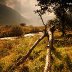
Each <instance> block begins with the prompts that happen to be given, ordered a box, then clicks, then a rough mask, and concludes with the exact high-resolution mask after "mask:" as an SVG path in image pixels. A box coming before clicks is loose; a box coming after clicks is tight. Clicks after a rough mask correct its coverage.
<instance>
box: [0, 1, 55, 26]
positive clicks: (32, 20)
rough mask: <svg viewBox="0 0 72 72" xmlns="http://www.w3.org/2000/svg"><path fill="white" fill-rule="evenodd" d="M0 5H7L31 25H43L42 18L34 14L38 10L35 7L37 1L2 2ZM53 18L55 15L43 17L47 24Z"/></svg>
mask: <svg viewBox="0 0 72 72" xmlns="http://www.w3.org/2000/svg"><path fill="white" fill-rule="evenodd" d="M0 3H1V4H5V5H6V6H8V7H10V8H12V9H14V10H16V11H17V12H19V13H20V14H21V15H22V16H23V17H24V18H26V19H28V24H29V25H35V26H40V25H42V22H41V20H40V17H39V16H38V14H35V13H34V10H36V9H37V8H38V7H36V6H35V5H36V4H37V1H36V0H0ZM53 18H55V15H54V14H53V13H51V14H48V13H46V14H45V15H44V16H43V19H44V22H45V23H46V22H47V21H48V20H50V19H53Z"/></svg>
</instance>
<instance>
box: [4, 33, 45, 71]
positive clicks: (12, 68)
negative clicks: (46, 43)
mask: <svg viewBox="0 0 72 72" xmlns="http://www.w3.org/2000/svg"><path fill="white" fill-rule="evenodd" d="M44 37H45V34H44V35H42V36H41V37H40V38H39V39H38V40H37V41H36V42H35V43H34V45H33V46H32V47H31V48H30V50H29V51H28V52H27V54H26V55H25V56H23V57H22V58H21V59H19V60H18V61H17V62H16V63H13V64H12V65H11V66H10V67H9V68H8V69H7V70H6V71H5V72H10V71H13V70H15V69H16V68H17V67H18V66H19V65H21V64H22V63H24V62H25V61H26V60H27V58H28V57H29V55H30V54H31V52H32V51H33V49H34V48H35V47H36V46H37V44H38V43H39V42H40V41H41V40H42V39H43V38H44Z"/></svg>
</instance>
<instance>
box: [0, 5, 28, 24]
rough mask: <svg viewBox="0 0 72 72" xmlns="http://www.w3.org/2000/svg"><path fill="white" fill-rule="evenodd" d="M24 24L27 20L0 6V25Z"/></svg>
mask: <svg viewBox="0 0 72 72" xmlns="http://www.w3.org/2000/svg"><path fill="white" fill-rule="evenodd" d="M26 22H27V20H26V19H25V18H23V17H22V16H21V15H20V14H19V13H18V12H16V11H15V10H13V9H11V8H9V7H7V6H5V5H1V4H0V24H7V25H11V24H20V23H26Z"/></svg>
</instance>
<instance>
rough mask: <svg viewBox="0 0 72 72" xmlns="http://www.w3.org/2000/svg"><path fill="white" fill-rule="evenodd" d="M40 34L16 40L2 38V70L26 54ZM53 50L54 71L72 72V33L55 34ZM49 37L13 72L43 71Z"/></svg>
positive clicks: (0, 68) (0, 57)
mask: <svg viewBox="0 0 72 72" xmlns="http://www.w3.org/2000/svg"><path fill="white" fill-rule="evenodd" d="M39 37H40V35H35V36H33V37H19V38H18V39H15V40H0V72H5V70H6V69H7V68H9V67H10V66H11V65H12V64H13V63H15V62H16V61H17V60H18V59H19V58H21V57H23V56H24V55H26V53H27V52H28V51H29V49H30V47H31V46H32V45H33V43H34V42H35V41H36V40H37V39H39ZM54 37H55V40H54V47H55V50H54V51H52V59H51V64H52V66H51V67H52V68H51V70H52V72H72V33H71V32H67V35H66V36H65V37H61V32H55V34H54ZM47 44H48V43H47V38H46V37H45V38H44V39H43V40H42V41H41V42H40V43H39V44H38V45H37V46H36V47H35V49H34V50H33V51H32V53H31V54H30V56H29V57H28V59H27V60H26V61H25V62H24V63H23V64H21V65H20V66H19V67H17V68H16V69H15V70H14V71H11V72H43V70H44V66H45V56H46V46H47Z"/></svg>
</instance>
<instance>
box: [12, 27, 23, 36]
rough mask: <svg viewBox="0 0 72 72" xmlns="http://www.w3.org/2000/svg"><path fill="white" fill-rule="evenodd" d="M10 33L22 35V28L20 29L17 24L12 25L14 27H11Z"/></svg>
mask: <svg viewBox="0 0 72 72" xmlns="http://www.w3.org/2000/svg"><path fill="white" fill-rule="evenodd" d="M11 35H12V36H21V35H23V30H22V28H21V27H19V26H14V27H12V30H11Z"/></svg>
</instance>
